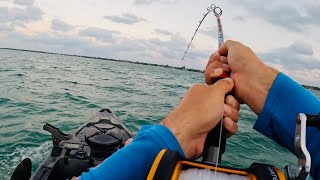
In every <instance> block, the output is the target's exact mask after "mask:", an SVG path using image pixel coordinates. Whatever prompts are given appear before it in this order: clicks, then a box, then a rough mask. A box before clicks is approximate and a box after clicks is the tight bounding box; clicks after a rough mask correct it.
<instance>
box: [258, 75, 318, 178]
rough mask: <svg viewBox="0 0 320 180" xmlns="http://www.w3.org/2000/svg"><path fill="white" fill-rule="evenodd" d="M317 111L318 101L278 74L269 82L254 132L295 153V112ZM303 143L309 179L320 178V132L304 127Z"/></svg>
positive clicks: (300, 87) (312, 112)
mask: <svg viewBox="0 0 320 180" xmlns="http://www.w3.org/2000/svg"><path fill="white" fill-rule="evenodd" d="M319 112H320V100H319V98H318V97H316V96H315V95H313V94H312V93H311V92H310V91H308V90H306V89H305V88H304V87H302V86H301V85H299V84H297V83H296V82H294V81H293V80H291V79H290V78H289V77H287V76H285V75H284V74H282V73H280V74H279V75H278V76H277V78H276V79H275V81H274V82H273V85H272V87H271V89H270V91H269V94H268V96H267V99H266V102H265V104H264V107H263V110H262V112H261V114H260V115H259V118H258V120H257V121H256V124H255V125H254V129H256V130H257V131H259V132H260V133H262V134H264V135H265V136H267V137H269V138H270V139H272V140H274V141H275V142H277V143H278V144H280V145H282V146H283V147H285V148H287V149H289V150H290V151H291V152H292V153H294V154H296V152H295V150H294V136H295V128H296V122H295V120H296V116H297V115H298V114H299V113H306V114H318V113H319ZM306 141H307V148H308V151H309V152H310V154H311V176H312V177H313V178H314V179H320V173H319V169H320V150H319V148H320V130H319V129H318V128H314V127H308V128H307V139H306ZM316 171H317V172H316Z"/></svg>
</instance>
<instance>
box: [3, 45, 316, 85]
mask: <svg viewBox="0 0 320 180" xmlns="http://www.w3.org/2000/svg"><path fill="white" fill-rule="evenodd" d="M0 49H4V50H14V51H26V52H35V53H43V54H57V55H63V56H73V57H82V58H90V59H99V60H107V61H116V62H126V63H132V64H141V65H147V66H158V67H164V68H171V69H179V70H183V71H192V72H199V73H203V72H204V71H202V70H199V69H190V68H186V67H185V66H182V67H174V66H169V65H167V64H166V65H161V64H153V63H144V62H139V61H135V62H134V61H129V60H121V59H111V58H102V57H93V56H81V55H72V54H63V53H52V52H46V51H36V50H28V49H15V48H0ZM302 86H303V87H304V88H307V89H311V90H316V91H320V87H316V86H309V85H302Z"/></svg>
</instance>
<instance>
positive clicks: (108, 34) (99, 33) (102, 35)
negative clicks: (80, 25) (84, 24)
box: [79, 27, 118, 42]
mask: <svg viewBox="0 0 320 180" xmlns="http://www.w3.org/2000/svg"><path fill="white" fill-rule="evenodd" d="M117 33H118V32H117V31H110V30H106V29H101V28H97V27H88V28H86V29H84V30H81V31H80V32H79V35H80V36H85V37H93V38H95V39H96V40H98V41H102V42H113V41H114V37H113V36H114V35H115V34H117Z"/></svg>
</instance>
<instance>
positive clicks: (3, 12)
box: [0, 7, 9, 22]
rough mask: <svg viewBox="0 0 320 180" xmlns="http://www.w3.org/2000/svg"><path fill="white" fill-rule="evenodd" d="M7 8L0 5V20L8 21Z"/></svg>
mask: <svg viewBox="0 0 320 180" xmlns="http://www.w3.org/2000/svg"><path fill="white" fill-rule="evenodd" d="M8 14H9V10H8V8H7V7H0V22H6V21H8Z"/></svg>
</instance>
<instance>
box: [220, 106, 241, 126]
mask: <svg viewBox="0 0 320 180" xmlns="http://www.w3.org/2000/svg"><path fill="white" fill-rule="evenodd" d="M223 109H224V115H223V116H224V117H229V118H230V119H232V120H233V122H235V123H236V122H238V119H239V111H238V110H236V109H235V108H233V107H231V106H229V105H227V104H224V106H223Z"/></svg>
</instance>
